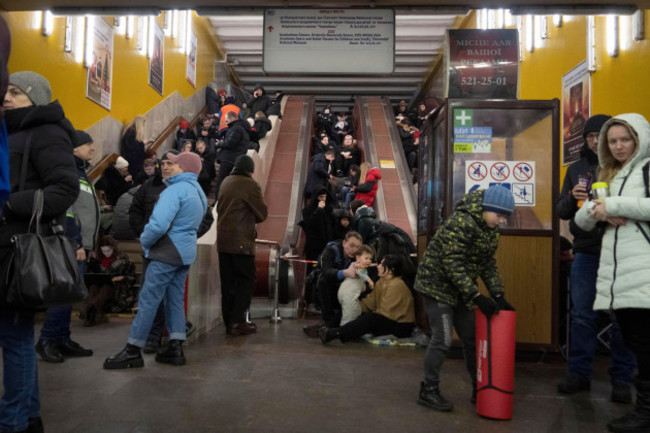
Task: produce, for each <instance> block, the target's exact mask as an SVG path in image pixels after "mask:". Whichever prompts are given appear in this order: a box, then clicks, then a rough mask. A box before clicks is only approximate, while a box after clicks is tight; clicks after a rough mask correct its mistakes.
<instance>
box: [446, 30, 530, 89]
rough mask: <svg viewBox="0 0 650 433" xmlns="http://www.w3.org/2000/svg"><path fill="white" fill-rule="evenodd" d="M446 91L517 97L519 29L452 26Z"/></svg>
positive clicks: (448, 39)
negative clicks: (481, 28) (465, 28)
mask: <svg viewBox="0 0 650 433" xmlns="http://www.w3.org/2000/svg"><path fill="white" fill-rule="evenodd" d="M447 43H448V49H447V50H446V51H447V57H446V62H445V64H446V71H447V72H446V74H445V81H446V86H445V91H446V93H447V95H446V97H447V98H449V99H517V97H518V88H519V33H518V31H517V30H516V29H503V30H476V29H467V30H448V31H447Z"/></svg>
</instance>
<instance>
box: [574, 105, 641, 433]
mask: <svg viewBox="0 0 650 433" xmlns="http://www.w3.org/2000/svg"><path fill="white" fill-rule="evenodd" d="M598 159H599V163H600V172H599V175H598V180H599V181H601V182H606V183H607V184H608V186H609V194H608V196H607V197H606V198H594V199H592V200H590V201H588V202H586V203H585V204H584V205H583V206H582V208H580V210H579V211H578V213H577V214H576V217H575V222H576V224H578V226H579V227H580V228H581V229H583V230H592V229H594V228H595V227H596V225H598V224H605V225H606V228H605V234H604V235H603V241H602V247H601V253H600V263H599V267H598V280H597V283H596V301H595V302H594V309H595V310H605V311H613V312H615V313H616V320H617V321H618V324H619V327H620V330H621V334H622V336H623V341H624V342H625V344H626V346H627V347H628V348H629V349H630V350H631V351H632V352H633V353H634V354H635V355H636V357H637V364H638V375H637V380H636V390H637V400H636V407H635V408H634V409H632V411H631V412H629V413H627V414H626V415H624V416H622V417H620V418H617V419H614V420H612V421H610V422H609V423H608V424H607V426H608V428H609V429H610V431H613V432H650V327H649V326H648V323H650V268H649V267H648V263H650V225H649V224H648V221H650V191H649V189H648V174H647V173H648V172H647V169H648V164H650V124H648V121H647V120H646V119H645V117H643V116H642V115H640V114H636V113H628V114H620V115H618V116H615V117H613V118H611V119H609V120H608V121H607V122H606V123H605V124H604V125H603V127H602V129H601V130H600V136H599V138H598ZM644 171H645V173H644ZM596 188H597V187H596Z"/></svg>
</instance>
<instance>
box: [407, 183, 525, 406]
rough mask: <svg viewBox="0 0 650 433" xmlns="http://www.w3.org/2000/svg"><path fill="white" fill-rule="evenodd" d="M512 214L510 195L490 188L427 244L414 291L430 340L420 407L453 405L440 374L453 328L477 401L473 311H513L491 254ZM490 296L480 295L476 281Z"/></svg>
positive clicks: (463, 202)
mask: <svg viewBox="0 0 650 433" xmlns="http://www.w3.org/2000/svg"><path fill="white" fill-rule="evenodd" d="M514 210H515V199H514V197H513V195H512V192H510V190H509V189H507V188H505V187H503V186H501V185H493V186H491V187H489V188H488V189H486V190H481V189H479V190H476V191H472V192H469V193H467V194H465V196H464V197H463V198H461V199H460V200H459V201H458V203H457V204H456V208H455V209H454V212H453V213H452V214H451V216H450V217H449V218H447V219H446V220H445V222H444V223H443V224H442V225H441V226H440V228H439V229H438V230H437V231H436V234H435V235H434V236H433V238H431V241H430V242H429V245H428V246H427V251H426V253H425V254H424V258H423V259H422V262H421V263H420V266H419V267H418V272H417V276H416V279H415V287H414V289H415V291H416V292H419V293H422V294H423V295H424V310H425V311H426V313H427V316H428V317H429V325H430V327H431V339H430V340H429V345H428V346H427V352H426V354H425V356H424V380H423V381H422V383H421V384H420V393H419V398H418V404H421V405H422V406H426V407H429V408H431V409H434V410H437V411H441V412H448V411H450V410H452V409H453V405H452V404H451V403H450V402H449V401H447V399H445V398H444V397H443V396H442V394H441V393H440V370H441V368H442V363H443V362H444V360H445V357H446V356H447V353H448V352H449V349H450V347H451V340H452V328H455V329H456V332H457V333H458V336H459V337H460V339H461V341H462V342H463V355H464V356H465V366H466V368H467V372H468V373H469V375H470V379H471V383H472V388H473V391H472V398H471V401H472V402H475V401H476V325H475V315H474V307H475V306H476V307H478V309H479V310H481V312H482V313H483V314H484V315H485V316H487V317H488V318H489V317H490V316H492V315H493V314H496V313H498V312H499V310H513V308H512V306H511V305H510V304H509V303H508V302H507V301H506V299H505V297H504V296H503V293H504V290H503V283H502V281H501V276H500V275H499V270H498V269H497V264H496V259H495V258H494V254H495V253H496V250H497V244H498V242H499V233H498V232H497V227H498V226H499V224H503V223H505V222H506V220H507V218H508V216H510V215H511V214H512V212H514ZM479 277H480V278H481V280H483V283H485V285H486V286H487V288H488V291H489V292H490V296H485V295H482V294H481V293H480V292H479V290H478V283H477V280H478V278H479Z"/></svg>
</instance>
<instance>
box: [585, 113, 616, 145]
mask: <svg viewBox="0 0 650 433" xmlns="http://www.w3.org/2000/svg"><path fill="white" fill-rule="evenodd" d="M611 118H612V116H608V115H606V114H595V115H593V116H591V117H590V118H589V119H587V121H586V122H585V129H584V130H583V131H582V138H584V139H586V138H587V135H589V134H590V133H592V132H598V133H600V130H601V129H602V127H603V125H604V124H605V122H607V121H608V120H609V119H611Z"/></svg>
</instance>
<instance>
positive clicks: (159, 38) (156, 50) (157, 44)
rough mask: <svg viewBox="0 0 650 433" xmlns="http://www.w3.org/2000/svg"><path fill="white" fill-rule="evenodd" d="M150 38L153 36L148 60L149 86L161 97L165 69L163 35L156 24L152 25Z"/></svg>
mask: <svg viewBox="0 0 650 433" xmlns="http://www.w3.org/2000/svg"><path fill="white" fill-rule="evenodd" d="M150 36H153V44H152V46H153V50H152V52H151V57H150V58H149V85H150V86H151V87H153V88H154V89H156V91H157V92H158V93H160V94H161V95H162V94H163V78H164V77H163V71H164V69H165V58H164V47H165V33H164V32H163V31H162V29H161V28H160V27H159V26H158V24H154V27H153V32H152V33H151V35H150Z"/></svg>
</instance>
